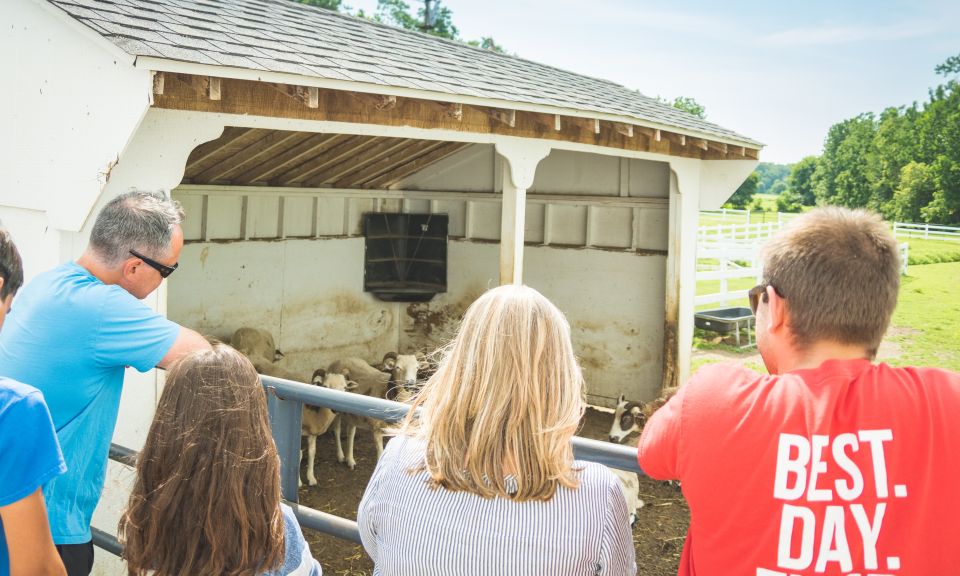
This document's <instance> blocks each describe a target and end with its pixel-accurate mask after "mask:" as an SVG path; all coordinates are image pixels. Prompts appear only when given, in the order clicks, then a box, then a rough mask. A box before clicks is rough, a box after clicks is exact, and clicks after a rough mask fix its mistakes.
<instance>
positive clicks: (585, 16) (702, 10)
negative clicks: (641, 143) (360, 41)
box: [346, 0, 960, 164]
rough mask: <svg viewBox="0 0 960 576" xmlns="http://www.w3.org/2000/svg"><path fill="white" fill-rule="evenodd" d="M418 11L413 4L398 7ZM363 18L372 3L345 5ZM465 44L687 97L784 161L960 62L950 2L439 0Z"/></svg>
mask: <svg viewBox="0 0 960 576" xmlns="http://www.w3.org/2000/svg"><path fill="white" fill-rule="evenodd" d="M407 2H408V3H409V4H410V5H411V6H416V7H418V6H420V5H421V3H420V2H419V1H418V0H407ZM346 4H348V5H349V6H350V7H351V8H352V9H353V11H356V9H360V8H362V9H363V10H365V11H367V12H368V13H369V12H373V11H375V9H376V0H346ZM443 5H445V6H448V7H449V8H450V9H451V10H452V12H453V22H454V25H456V26H457V27H458V28H459V29H460V35H461V36H462V37H463V38H464V39H468V40H469V39H479V38H480V37H481V36H492V37H493V38H494V39H495V40H496V41H497V43H498V44H500V45H501V46H503V47H504V48H505V49H506V50H507V51H508V52H511V53H514V54H517V55H518V56H521V57H523V58H526V59H528V60H534V61H537V62H542V63H544V64H549V65H551V66H556V67H558V68H563V69H565V70H570V71H572V72H577V73H581V74H586V75H589V76H595V77H599V78H604V79H607V80H612V81H614V82H617V83H619V84H622V85H624V86H626V87H628V88H632V89H637V90H639V91H640V92H641V93H643V94H645V95H647V96H662V97H665V98H668V99H671V100H672V99H673V98H674V97H676V96H688V97H692V98H694V99H696V100H697V101H698V102H699V103H700V104H702V105H704V106H705V108H706V112H707V119H708V120H710V121H711V122H714V123H716V124H719V125H721V126H723V127H725V128H729V129H731V130H734V131H736V132H739V133H740V134H743V135H745V136H748V137H750V138H753V139H755V140H759V141H760V142H763V143H764V144H766V147H765V148H764V149H763V151H762V152H761V154H760V159H761V160H762V161H767V162H776V163H781V164H788V163H793V162H796V161H798V160H800V159H801V158H803V157H804V156H808V155H812V154H813V155H815V154H819V153H820V152H821V150H822V148H823V139H824V137H825V136H826V134H827V130H828V129H829V128H830V126H831V125H833V124H835V123H836V122H839V121H841V120H844V119H846V118H850V117H853V116H856V115H857V114H860V113H863V112H880V111H881V110H883V109H884V108H887V107H890V106H894V107H898V106H903V105H909V104H911V103H913V102H915V101H916V102H922V101H924V100H925V99H926V98H927V90H928V89H929V88H931V87H933V86H936V85H937V84H940V83H942V82H941V80H942V78H941V77H939V76H937V75H936V74H935V73H934V71H933V69H934V67H935V66H936V65H937V64H940V63H941V62H943V61H944V60H946V59H947V58H948V57H949V56H953V55H957V54H960V2H958V1H956V0H915V1H899V2H898V1H891V0H874V1H866V0H839V1H838V0H831V1H824V0H804V1H803V2H799V1H796V0H795V1H793V2H784V1H782V0H763V1H760V0H756V1H754V0H751V1H737V0H727V1H724V2H717V1H709V0H701V1H684V0H676V1H673V2H662V1H661V2H648V1H646V0H552V1H547V0H443Z"/></svg>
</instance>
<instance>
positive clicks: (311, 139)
mask: <svg viewBox="0 0 960 576" xmlns="http://www.w3.org/2000/svg"><path fill="white" fill-rule="evenodd" d="M345 138H346V136H343V135H342V134H313V135H310V136H308V137H307V138H306V139H305V140H303V141H302V142H299V143H297V144H295V145H294V146H292V147H290V148H287V149H286V150H283V151H280V150H278V151H277V153H276V154H274V155H272V156H270V157H269V158H267V159H265V160H264V161H263V162H261V163H259V164H257V165H256V166H252V167H251V168H249V169H248V170H246V171H245V172H242V173H240V174H238V175H236V176H234V177H233V178H231V181H232V182H233V183H234V184H241V185H249V184H253V183H254V182H270V180H271V179H272V178H275V177H277V176H279V175H280V174H282V173H283V172H284V171H285V170H287V169H289V168H292V167H294V166H297V165H299V164H301V163H303V162H307V161H309V160H310V159H312V158H316V157H317V156H319V155H321V154H323V153H324V152H325V151H326V150H329V149H330V148H332V147H334V146H335V145H336V144H337V142H339V141H341V140H342V139H345Z"/></svg>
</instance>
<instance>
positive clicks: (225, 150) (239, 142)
mask: <svg viewBox="0 0 960 576" xmlns="http://www.w3.org/2000/svg"><path fill="white" fill-rule="evenodd" d="M264 134H266V131H264V130H259V129H257V128H237V127H234V126H227V127H226V128H224V129H223V134H222V135H221V136H220V137H219V138H217V139H216V140H211V141H210V142H204V143H203V144H201V145H199V146H197V147H196V148H194V149H193V152H191V153H190V157H189V158H187V166H186V169H185V170H184V177H185V178H190V179H191V180H192V179H193V178H194V177H195V176H196V175H197V174H198V173H200V172H202V171H203V170H206V169H207V168H209V167H210V166H212V165H213V164H216V163H217V162H220V161H221V160H223V159H224V158H226V157H229V156H232V155H233V154H235V153H236V152H237V151H239V150H242V149H243V148H244V147H245V146H247V145H249V144H250V143H252V142H255V141H256V140H259V139H260V138H263V136H264Z"/></svg>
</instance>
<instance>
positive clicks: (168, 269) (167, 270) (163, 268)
mask: <svg viewBox="0 0 960 576" xmlns="http://www.w3.org/2000/svg"><path fill="white" fill-rule="evenodd" d="M130 254H133V255H134V256H136V257H137V258H139V259H141V260H143V263H144V264H146V265H147V266H149V267H151V268H153V269H154V270H156V271H157V272H159V273H160V277H161V278H166V277H167V276H169V275H171V274H173V271H174V270H176V269H177V266H179V265H180V263H179V262H177V263H176V264H174V265H173V266H167V265H166V264H161V263H160V262H157V261H156V260H153V259H152V258H147V257H146V256H144V255H143V254H141V253H139V252H137V251H136V250H130Z"/></svg>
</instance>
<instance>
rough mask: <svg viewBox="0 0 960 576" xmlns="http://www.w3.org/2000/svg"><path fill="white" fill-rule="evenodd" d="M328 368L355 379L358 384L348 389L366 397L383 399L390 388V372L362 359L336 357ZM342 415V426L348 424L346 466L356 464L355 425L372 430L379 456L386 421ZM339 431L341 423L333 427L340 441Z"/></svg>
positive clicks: (381, 450)
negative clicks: (354, 454) (354, 456)
mask: <svg viewBox="0 0 960 576" xmlns="http://www.w3.org/2000/svg"><path fill="white" fill-rule="evenodd" d="M327 371H328V372H335V373H339V374H343V375H345V376H347V377H348V378H350V379H351V380H353V381H355V382H356V383H357V386H356V387H355V389H354V390H351V392H357V393H360V394H366V395H367V396H373V397H375V398H386V397H387V395H388V392H389V390H390V388H391V385H390V382H391V375H390V374H388V373H386V372H382V371H380V370H378V369H376V368H374V367H373V366H371V365H370V364H368V363H367V362H365V361H364V360H363V359H361V358H344V359H342V360H337V361H336V362H334V363H333V364H331V365H330V367H329V368H328V370H327ZM341 416H342V417H341V419H340V420H341V425H342V424H344V423H345V424H346V425H347V454H346V462H347V467H348V468H350V469H351V470H353V469H354V468H356V466H357V462H356V460H354V458H353V439H354V436H355V434H356V431H357V426H362V427H364V428H369V429H370V430H371V432H372V433H373V441H374V443H375V444H376V446H377V458H380V455H381V454H383V428H384V426H385V425H386V424H385V423H384V422H383V421H382V420H377V419H376V418H368V417H366V416H355V415H352V414H342V415H341ZM339 431H340V426H338V427H337V428H336V429H335V430H334V433H335V434H336V435H337V442H339V441H340V434H339ZM337 456H338V458H337V459H338V460H339V461H340V462H343V459H342V458H340V455H339V454H338V455H337Z"/></svg>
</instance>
